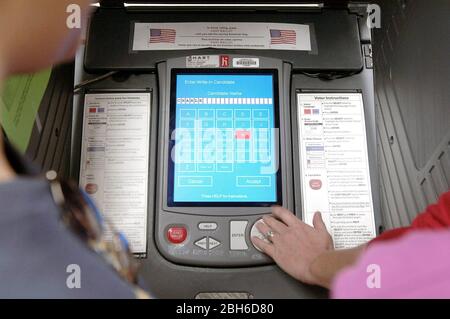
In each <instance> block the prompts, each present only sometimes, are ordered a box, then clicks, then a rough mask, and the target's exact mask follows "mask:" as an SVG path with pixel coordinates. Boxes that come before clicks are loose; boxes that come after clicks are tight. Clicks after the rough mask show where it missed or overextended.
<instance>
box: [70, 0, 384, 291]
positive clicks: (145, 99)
mask: <svg viewBox="0 0 450 319" xmlns="http://www.w3.org/2000/svg"><path fill="white" fill-rule="evenodd" d="M219 8H220V10H218V9H217V7H210V8H208V7H205V6H202V7H201V9H200V8H199V7H198V6H195V5H194V6H192V5H185V6H183V7H181V6H178V7H171V6H169V7H168V6H164V5H159V6H144V5H142V4H140V5H139V3H135V6H124V3H123V2H120V1H119V2H118V1H115V2H113V3H112V4H111V3H110V2H107V1H105V2H102V3H101V6H100V7H99V8H97V9H96V10H95V12H94V14H93V16H92V18H91V22H90V27H89V31H88V33H87V40H86V45H85V46H83V47H82V49H81V50H80V51H79V53H78V55H77V61H76V75H75V82H76V84H80V83H81V84H82V86H79V89H80V90H79V91H78V93H77V94H76V95H75V97H74V112H73V125H72V127H73V129H72V154H71V158H72V162H71V172H72V175H73V176H74V177H75V178H78V179H79V181H80V186H81V187H83V188H84V189H85V190H86V191H87V192H88V193H89V194H91V195H92V197H93V198H94V200H95V201H96V202H97V204H98V205H99V206H100V208H101V209H102V210H103V212H104V213H105V215H106V218H107V219H108V220H110V221H111V222H112V223H113V224H114V225H115V227H117V228H118V229H120V230H121V231H122V232H123V233H124V234H125V235H126V236H127V237H128V238H129V240H130V243H131V247H132V249H133V252H134V253H135V254H136V257H138V258H140V259H141V261H142V273H143V277H144V279H145V281H146V284H147V286H148V288H149V290H150V291H151V292H152V293H153V294H154V295H155V296H156V297H183V298H193V297H196V296H197V297H204V296H208V293H219V294H214V296H216V297H217V296H222V295H220V293H225V295H223V296H239V297H246V298H251V297H256V298H258V297H260V298H262V297H265V298H280V297H284V298H298V297H302V298H311V297H324V296H326V293H325V291H323V290H321V289H318V288H315V287H308V286H306V285H302V284H300V283H298V282H296V281H295V280H294V279H291V278H289V276H288V275H286V274H284V273H283V272H282V271H281V270H280V269H279V268H278V267H276V266H275V265H274V264H273V262H272V261H271V260H270V259H269V258H268V257H267V256H265V255H264V254H263V253H261V252H260V251H259V250H258V249H257V248H256V247H255V246H253V244H252V242H251V240H250V238H251V236H259V237H261V238H263V234H261V233H259V231H258V230H257V229H256V226H255V225H256V223H257V222H259V221H260V220H261V217H262V216H264V215H266V214H270V207H271V206H272V205H281V206H283V207H286V208H287V209H289V210H291V211H293V212H294V213H295V214H296V215H297V216H298V217H299V218H301V219H303V220H304V221H305V222H307V223H309V224H311V223H312V216H313V215H314V213H316V212H317V211H320V212H321V213H322V215H323V217H324V220H325V223H326V224H327V228H328V229H329V231H330V233H331V234H332V236H333V239H334V243H335V247H336V248H337V249H341V248H348V247H353V246H356V245H358V244H361V243H364V242H367V241H368V240H370V239H371V238H373V237H374V236H375V235H376V233H377V230H378V228H379V227H380V225H381V220H380V207H379V206H380V202H379V193H378V190H379V187H378V180H377V175H378V174H377V163H376V159H377V148H376V124H375V106H374V88H373V63H372V52H371V32H370V30H369V28H368V25H367V23H366V22H367V7H366V6H365V5H347V4H346V3H344V4H343V3H342V2H339V5H338V6H337V7H336V6H334V7H333V8H330V7H329V5H327V4H325V5H319V6H291V7H288V8H286V7H283V6H277V5H270V6H265V7H258V6H253V7H251V6H250V7H247V8H244V9H245V10H244V9H243V7H242V6H240V7H235V6H226V5H222V7H219ZM199 22H201V23H199ZM106 72H113V73H109V74H107V76H106V77H103V78H102V79H101V80H99V81H92V80H93V79H94V80H95V79H96V78H97V77H98V76H99V74H104V73H106ZM233 293H236V294H235V295H233ZM199 294H200V295H199ZM209 296H211V295H209Z"/></svg>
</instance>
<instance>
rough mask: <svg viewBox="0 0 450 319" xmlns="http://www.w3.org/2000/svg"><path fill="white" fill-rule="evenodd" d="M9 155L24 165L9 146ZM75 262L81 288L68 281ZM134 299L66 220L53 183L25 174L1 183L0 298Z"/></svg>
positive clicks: (116, 276) (128, 287) (116, 275)
mask: <svg viewBox="0 0 450 319" xmlns="http://www.w3.org/2000/svg"><path fill="white" fill-rule="evenodd" d="M8 147H9V146H7V147H6V148H8ZM7 155H8V158H9V159H10V162H11V164H12V165H13V167H15V168H16V170H17V168H21V169H22V168H24V165H23V164H22V163H19V162H18V160H17V157H16V156H14V155H13V153H11V150H10V149H9V150H8V151H7ZM74 264H75V265H77V266H79V270H80V273H79V275H80V276H79V279H80V280H79V283H80V288H69V287H73V285H70V284H69V285H67V281H68V278H69V276H71V275H74V270H73V269H71V268H70V267H69V272H68V266H70V265H74ZM71 278H72V279H73V277H71ZM71 278H69V283H73V282H74V281H73V280H71ZM134 297H135V294H134V291H133V288H132V286H131V285H129V284H128V283H127V282H126V281H124V280H122V278H121V277H119V275H118V274H117V273H116V272H115V271H114V270H113V269H112V267H111V266H110V265H109V264H107V263H106V262H105V261H104V260H103V259H102V257H100V256H99V255H97V254H96V253H95V252H94V251H92V250H91V249H90V248H88V246H87V245H86V244H85V243H83V242H82V241H81V240H80V239H79V238H78V237H77V236H76V235H75V234H73V233H72V232H71V231H70V230H69V229H68V228H67V227H66V226H65V225H64V224H63V223H62V222H61V220H60V212H59V208H58V207H57V206H56V204H55V203H54V201H53V198H52V195H51V192H50V187H49V184H48V182H46V181H45V180H44V179H37V178H33V177H27V176H23V175H21V176H19V177H18V178H17V179H16V180H13V181H11V182H6V183H0V298H134Z"/></svg>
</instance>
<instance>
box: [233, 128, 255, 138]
mask: <svg viewBox="0 0 450 319" xmlns="http://www.w3.org/2000/svg"><path fill="white" fill-rule="evenodd" d="M251 137H252V136H251V133H250V131H246V130H239V131H236V139H237V140H249V139H250V138H251Z"/></svg>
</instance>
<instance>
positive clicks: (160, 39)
mask: <svg viewBox="0 0 450 319" xmlns="http://www.w3.org/2000/svg"><path fill="white" fill-rule="evenodd" d="M176 36H177V31H176V30H175V29H150V41H149V42H150V43H175V38H176Z"/></svg>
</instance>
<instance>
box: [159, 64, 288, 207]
mask: <svg viewBox="0 0 450 319" xmlns="http://www.w3.org/2000/svg"><path fill="white" fill-rule="evenodd" d="M174 76H175V77H174V80H173V82H172V106H171V154H170V156H171V159H170V160H169V163H170V165H169V179H170V180H169V183H168V185H169V186H168V187H169V189H168V204H169V206H181V205H183V206H209V205H211V206H222V205H225V206H231V205H233V206H234V205H236V206H265V205H267V206H268V205H273V204H276V203H278V202H279V200H280V198H279V197H280V196H279V189H278V187H279V185H278V176H279V172H278V170H279V167H278V156H279V154H278V146H277V136H278V133H277V128H278V127H279V125H278V117H277V111H276V107H277V101H276V96H275V92H276V90H275V81H276V75H275V71H273V72H265V73H238V74H235V73H201V74H200V73H182V72H180V73H176V74H174ZM174 90H175V92H174ZM214 204H216V205H214Z"/></svg>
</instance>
